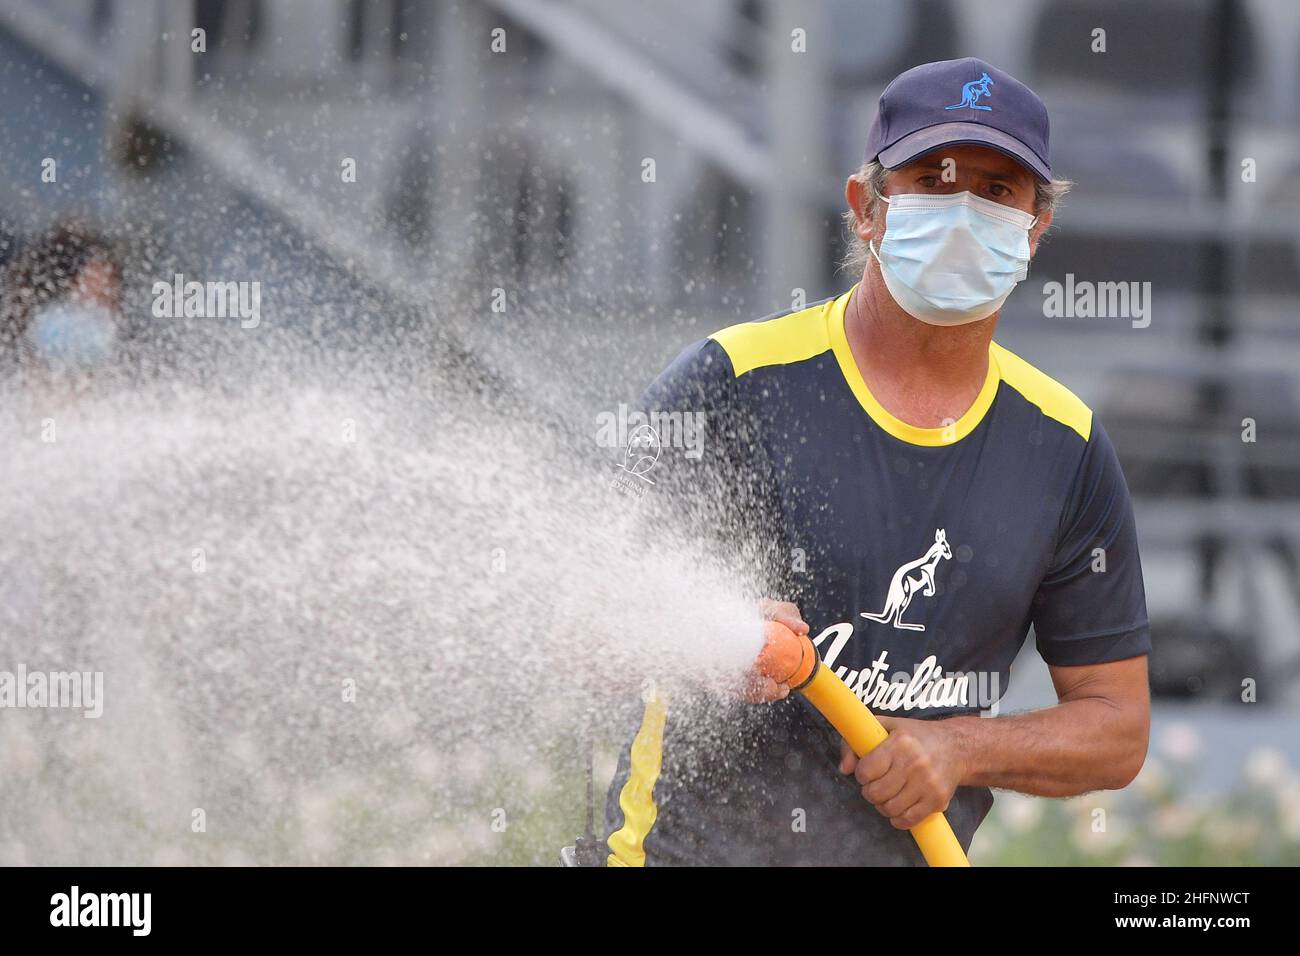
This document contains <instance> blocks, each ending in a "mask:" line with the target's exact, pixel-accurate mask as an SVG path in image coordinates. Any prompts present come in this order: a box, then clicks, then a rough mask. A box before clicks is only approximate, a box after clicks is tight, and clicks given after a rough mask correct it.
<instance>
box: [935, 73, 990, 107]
mask: <svg viewBox="0 0 1300 956" xmlns="http://www.w3.org/2000/svg"><path fill="white" fill-rule="evenodd" d="M992 85H993V78H992V77H990V76H989V75H988V74H987V73H984V74H982V75H981V76H980V78H979V79H978V80H971V81H970V82H969V83H963V84H962V88H961V102H960V103H954V104H952V106H945V107H944V109H946V110H960V109H967V108H969V109H972V110H992V109H993V107H991V106H980V105H978V103H977V102H976V101H977V100H978V99H979V98H980V97H981V96H988V95H989V87H990V86H992Z"/></svg>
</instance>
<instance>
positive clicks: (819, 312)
mask: <svg viewBox="0 0 1300 956" xmlns="http://www.w3.org/2000/svg"><path fill="white" fill-rule="evenodd" d="M834 304H835V300H834V299H831V300H829V301H827V302H822V303H820V304H818V305H814V306H810V307H809V308H807V309H800V310H799V311H798V312H791V313H790V314H789V315H783V316H781V317H780V318H776V319H767V320H766V321H763V322H742V323H740V324H739V325H733V326H730V327H729V328H725V329H723V330H722V331H721V332H714V333H713V334H712V335H710V336H709V338H711V339H713V341H715V342H717V343H718V344H719V345H721V346H722V348H723V351H725V352H726V353H727V357H728V358H730V359H731V366H732V368H733V369H734V370H735V373H736V378H740V376H742V375H744V374H745V373H746V372H752V371H753V370H754V369H756V368H763V367H764V366H767V365H790V364H792V363H794V362H802V361H803V360H804V359H810V358H812V357H813V356H814V355H820V354H821V353H822V352H825V351H828V350H829V349H830V347H831V343H830V338H829V337H828V336H827V334H826V312H827V310H829V309H830V308H831V307H832V306H833V305H834Z"/></svg>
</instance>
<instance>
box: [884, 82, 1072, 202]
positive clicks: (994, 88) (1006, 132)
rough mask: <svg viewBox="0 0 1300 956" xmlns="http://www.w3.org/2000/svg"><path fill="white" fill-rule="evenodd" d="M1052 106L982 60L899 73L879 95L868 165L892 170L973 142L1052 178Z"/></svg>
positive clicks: (1039, 174) (1039, 175)
mask: <svg viewBox="0 0 1300 956" xmlns="http://www.w3.org/2000/svg"><path fill="white" fill-rule="evenodd" d="M1047 140H1048V123H1047V107H1046V106H1044V105H1043V101H1042V100H1040V99H1039V98H1038V94H1037V93H1035V92H1034V91H1033V90H1031V89H1030V88H1029V87H1027V86H1025V84H1023V83H1021V82H1020V81H1019V80H1017V79H1016V78H1015V77H1014V76H1012V75H1011V74H1009V73H1003V72H1002V71H1001V70H999V69H998V68H997V67H993V66H989V65H988V64H987V63H985V62H984V61H983V60H977V59H975V57H966V58H965V59H962V60H941V61H939V62H937V63H923V64H921V65H920V66H914V67H912V69H910V70H908V71H907V72H905V73H900V74H899V75H898V76H897V77H895V78H894V81H893V82H892V83H890V84H889V85H888V86H887V87H885V92H883V93H881V94H880V109H879V110H878V111H877V113H876V120H875V122H874V123H872V124H871V132H869V133H868V134H867V160H868V161H870V160H873V159H879V160H880V164H881V165H882V166H884V167H885V168H886V169H894V168H896V167H898V166H902V165H904V164H906V163H910V162H911V161H912V160H914V159H916V157H918V156H920V155H921V154H923V153H928V152H930V151H931V150H934V149H938V148H939V147H941V146H955V145H957V144H959V143H974V144H977V145H980V146H991V147H992V148H993V149H996V150H998V151H999V152H1002V153H1006V154H1007V155H1008V156H1010V157H1011V158H1012V159H1018V160H1019V161H1020V162H1021V163H1023V164H1024V165H1026V166H1028V167H1029V168H1030V169H1031V170H1032V171H1033V172H1034V174H1035V175H1037V176H1038V177H1039V178H1040V179H1042V180H1044V181H1047V180H1050V179H1051V178H1052V167H1051V163H1050V162H1049V161H1048V152H1047Z"/></svg>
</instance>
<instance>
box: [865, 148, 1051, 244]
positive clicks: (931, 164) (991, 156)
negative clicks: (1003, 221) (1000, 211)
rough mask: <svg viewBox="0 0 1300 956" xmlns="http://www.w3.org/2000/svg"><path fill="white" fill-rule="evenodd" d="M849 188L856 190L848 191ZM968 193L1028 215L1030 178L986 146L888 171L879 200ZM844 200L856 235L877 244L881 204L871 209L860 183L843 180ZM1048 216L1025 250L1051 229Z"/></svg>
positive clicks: (944, 152)
mask: <svg viewBox="0 0 1300 956" xmlns="http://www.w3.org/2000/svg"><path fill="white" fill-rule="evenodd" d="M854 186H858V187H859V188H857V189H854ZM960 192H969V193H971V194H972V195H974V196H979V197H980V198H982V199H988V200H990V201H992V202H996V203H1001V204H1002V205H1004V206H1011V207H1012V208H1014V209H1019V210H1021V211H1022V212H1027V213H1029V214H1030V215H1036V212H1035V210H1034V174H1033V173H1031V172H1030V171H1029V170H1028V169H1027V168H1026V167H1025V166H1024V165H1022V164H1021V163H1019V162H1017V161H1016V160H1014V159H1012V158H1011V157H1010V156H1007V155H1006V154H1005V153H1000V152H998V151H997V150H996V149H992V148H990V147H988V146H974V145H969V144H967V145H960V146H946V147H941V148H939V149H936V150H934V151H933V152H930V153H926V154H925V155H923V156H920V157H918V158H916V159H914V160H912V162H910V163H908V164H907V165H906V166H900V167H898V168H897V169H891V170H889V171H888V173H887V175H886V178H885V195H886V196H894V195H897V194H900V193H935V194H938V195H946V194H948V193H960ZM848 199H849V202H850V204H851V205H852V206H853V208H854V209H855V210H857V211H858V216H859V218H858V235H859V236H861V237H862V238H863V239H864V240H866V241H868V242H872V241H877V240H879V239H880V238H881V237H882V236H883V235H884V232H885V209H886V207H885V204H884V203H876V204H874V205H875V207H876V208H872V204H871V203H867V202H866V196H865V194H864V192H863V190H862V189H861V186H860V184H857V183H856V182H855V181H853V180H850V181H849V191H848ZM1051 221H1052V216H1051V213H1044V214H1043V215H1042V216H1041V217H1040V218H1039V220H1038V222H1037V223H1036V224H1035V225H1034V227H1033V229H1031V230H1030V231H1029V251H1030V254H1031V255H1032V254H1033V253H1034V252H1036V251H1037V250H1038V238H1039V236H1041V235H1042V234H1043V232H1044V231H1046V229H1047V227H1048V226H1049V225H1050V224H1051Z"/></svg>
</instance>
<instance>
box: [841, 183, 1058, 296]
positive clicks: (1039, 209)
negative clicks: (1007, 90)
mask: <svg viewBox="0 0 1300 956" xmlns="http://www.w3.org/2000/svg"><path fill="white" fill-rule="evenodd" d="M888 175H889V170H887V169H886V168H885V167H884V166H882V165H880V162H879V161H878V160H874V159H873V160H871V161H869V162H866V163H863V164H862V165H861V166H859V167H858V171H857V172H856V173H854V174H853V175H852V176H850V177H849V178H850V179H854V180H857V181H858V182H860V183H861V184H862V185H863V187H864V188H865V190H866V200H867V204H868V206H870V207H872V210H873V216H874V217H875V218H876V219H877V221H879V216H880V207H881V206H882V205H883V203H881V201H880V197H881V196H883V195H884V194H885V177H886V176H888ZM1073 186H1074V183H1072V182H1071V181H1070V180H1068V179H1053V180H1052V181H1051V182H1049V183H1045V182H1043V181H1042V180H1040V179H1038V178H1037V177H1034V213H1035V214H1036V215H1039V216H1041V215H1042V214H1043V213H1045V212H1053V211H1054V210H1055V209H1056V206H1057V204H1058V203H1059V202H1060V201H1061V200H1062V199H1063V198H1064V197H1065V194H1066V193H1068V192H1069V191H1070V189H1071V187H1073ZM857 224H858V220H857V216H856V215H855V214H854V212H853V210H852V209H848V210H845V212H844V226H845V228H846V229H848V246H847V249H846V250H845V253H844V258H843V259H842V260H841V262H840V269H841V270H842V271H844V272H848V273H851V274H852V275H857V276H860V275H862V273H863V272H864V271H866V268H867V260H868V259H870V258H871V253H870V252H869V251H868V249H867V244H866V243H865V242H863V241H862V239H860V238H859V237H858V233H857V228H856V227H857Z"/></svg>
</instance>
